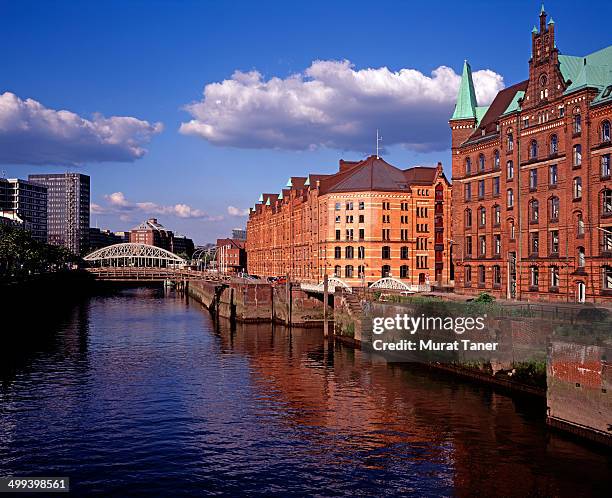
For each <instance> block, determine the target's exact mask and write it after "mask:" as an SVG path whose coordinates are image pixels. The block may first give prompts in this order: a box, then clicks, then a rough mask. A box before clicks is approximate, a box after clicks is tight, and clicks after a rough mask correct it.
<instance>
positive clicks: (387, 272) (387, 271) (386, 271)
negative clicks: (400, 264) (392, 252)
mask: <svg viewBox="0 0 612 498" xmlns="http://www.w3.org/2000/svg"><path fill="white" fill-rule="evenodd" d="M380 276H381V277H382V278H386V277H390V276H391V267H390V266H389V265H383V267H382V268H381V269H380Z"/></svg>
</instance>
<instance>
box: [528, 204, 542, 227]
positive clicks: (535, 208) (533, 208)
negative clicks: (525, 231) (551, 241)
mask: <svg viewBox="0 0 612 498" xmlns="http://www.w3.org/2000/svg"><path fill="white" fill-rule="evenodd" d="M539 219H540V203H539V202H538V201H537V200H536V199H532V200H530V201H529V221H530V222H531V223H537V222H538V220H539Z"/></svg>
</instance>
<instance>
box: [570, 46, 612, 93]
mask: <svg viewBox="0 0 612 498" xmlns="http://www.w3.org/2000/svg"><path fill="white" fill-rule="evenodd" d="M559 68H560V70H561V75H562V76H563V78H564V79H565V81H566V82H568V81H571V84H570V85H569V86H568V87H567V89H566V90H565V92H564V95H567V94H569V93H572V92H575V91H578V90H582V89H584V88H597V89H599V90H600V91H601V92H603V91H604V89H605V88H606V87H607V86H608V85H612V46H609V47H606V48H602V49H601V50H597V51H596V52H593V53H592V54H588V55H586V56H584V57H576V56H573V55H559Z"/></svg>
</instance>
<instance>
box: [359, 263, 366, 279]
mask: <svg viewBox="0 0 612 498" xmlns="http://www.w3.org/2000/svg"><path fill="white" fill-rule="evenodd" d="M357 276H358V277H359V278H365V266H363V265H359V266H358V267H357Z"/></svg>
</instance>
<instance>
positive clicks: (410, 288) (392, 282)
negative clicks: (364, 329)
mask: <svg viewBox="0 0 612 498" xmlns="http://www.w3.org/2000/svg"><path fill="white" fill-rule="evenodd" d="M327 282H328V283H327V287H328V292H329V293H330V294H331V293H334V292H335V291H336V289H344V290H346V291H348V292H353V290H352V288H351V287H350V286H349V285H348V284H347V283H346V282H345V281H344V280H342V279H340V278H338V277H330V278H329V279H328V281H327ZM300 287H301V288H302V289H303V290H305V291H308V292H317V293H323V282H320V283H318V284H311V283H305V282H304V283H302V284H301V285H300ZM368 288H369V289H383V290H392V291H400V292H401V291H404V292H410V293H413V292H429V291H431V286H430V285H429V284H409V283H406V282H402V281H401V280H398V279H397V278H392V277H384V278H381V279H379V280H377V281H376V282H374V283H373V284H371V285H370V286H369V287H368Z"/></svg>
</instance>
